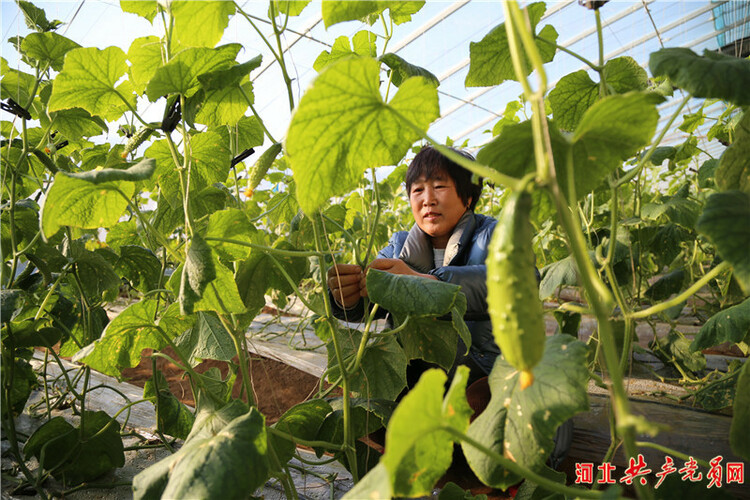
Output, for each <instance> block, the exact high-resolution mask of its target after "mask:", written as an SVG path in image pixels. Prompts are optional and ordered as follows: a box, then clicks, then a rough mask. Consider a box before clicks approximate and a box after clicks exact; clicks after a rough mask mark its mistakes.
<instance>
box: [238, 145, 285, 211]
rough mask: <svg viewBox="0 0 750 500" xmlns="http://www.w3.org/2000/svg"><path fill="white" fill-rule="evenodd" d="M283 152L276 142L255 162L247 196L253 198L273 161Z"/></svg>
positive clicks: (249, 179) (246, 192)
mask: <svg viewBox="0 0 750 500" xmlns="http://www.w3.org/2000/svg"><path fill="white" fill-rule="evenodd" d="M280 152H281V143H280V142H275V143H273V144H271V147H270V148H268V149H266V150H265V152H264V153H263V154H262V155H260V158H258V161H257V162H255V165H253V168H252V169H251V170H250V174H249V177H248V179H247V189H246V190H245V196H247V197H248V198H251V197H252V196H253V192H254V191H255V188H257V187H258V184H260V181H262V180H263V178H264V177H265V176H266V173H267V172H268V169H269V168H271V165H273V161H274V160H275V159H276V157H277V156H279V153H280Z"/></svg>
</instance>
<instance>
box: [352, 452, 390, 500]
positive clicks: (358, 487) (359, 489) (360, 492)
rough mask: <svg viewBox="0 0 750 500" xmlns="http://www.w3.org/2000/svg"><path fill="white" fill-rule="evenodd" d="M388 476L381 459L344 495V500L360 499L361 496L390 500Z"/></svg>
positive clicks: (373, 499) (371, 499)
mask: <svg viewBox="0 0 750 500" xmlns="http://www.w3.org/2000/svg"><path fill="white" fill-rule="evenodd" d="M388 476H389V475H388V469H386V468H385V464H384V463H383V461H382V460H381V461H380V462H379V463H378V465H376V466H375V467H373V468H372V470H371V471H370V472H368V473H367V475H366V476H365V477H363V478H362V479H360V481H359V482H358V483H357V484H355V485H354V487H353V488H352V489H351V490H349V491H348V492H347V493H346V494H345V495H344V497H343V498H344V500H361V499H362V498H369V499H370V500H391V498H393V487H392V486H391V481H390V478H389V477H388Z"/></svg>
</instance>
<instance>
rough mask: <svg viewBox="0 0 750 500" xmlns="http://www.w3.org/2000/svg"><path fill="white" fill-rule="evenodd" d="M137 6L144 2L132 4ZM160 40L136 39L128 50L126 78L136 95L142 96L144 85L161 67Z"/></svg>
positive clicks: (152, 37)
mask: <svg viewBox="0 0 750 500" xmlns="http://www.w3.org/2000/svg"><path fill="white" fill-rule="evenodd" d="M133 3H137V4H141V3H146V2H133ZM161 49H162V46H161V40H160V39H159V38H158V37H155V36H144V37H141V38H136V39H135V40H133V43H131V44H130V48H129V49H128V60H129V61H130V68H128V78H129V79H130V81H131V83H132V84H133V88H134V90H135V92H136V93H137V94H143V92H144V91H145V90H146V84H147V83H148V82H149V80H151V78H153V76H154V75H155V74H156V70H157V69H159V67H161V65H162V54H161Z"/></svg>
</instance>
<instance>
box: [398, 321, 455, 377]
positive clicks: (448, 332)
mask: <svg viewBox="0 0 750 500" xmlns="http://www.w3.org/2000/svg"><path fill="white" fill-rule="evenodd" d="M400 323H403V321H400ZM399 340H400V342H401V346H402V347H403V348H404V354H406V358H407V359H416V358H420V359H424V360H425V361H428V362H431V363H436V364H438V365H439V366H440V367H442V368H443V369H444V370H446V371H448V370H450V368H451V367H452V366H453V362H454V361H455V359H456V348H457V346H458V334H457V332H456V329H455V327H454V326H453V323H452V322H451V321H441V320H438V319H435V318H415V319H411V320H409V324H408V325H407V326H406V328H405V329H404V330H402V331H401V332H400V333H399Z"/></svg>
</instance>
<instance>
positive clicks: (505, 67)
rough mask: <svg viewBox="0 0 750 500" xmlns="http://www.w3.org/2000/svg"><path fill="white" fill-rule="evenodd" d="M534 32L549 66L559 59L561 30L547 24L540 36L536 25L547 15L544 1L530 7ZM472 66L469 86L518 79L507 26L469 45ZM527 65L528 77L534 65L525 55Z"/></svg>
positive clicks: (500, 26)
mask: <svg viewBox="0 0 750 500" xmlns="http://www.w3.org/2000/svg"><path fill="white" fill-rule="evenodd" d="M526 8H527V10H528V14H529V22H530V23H531V31H532V33H535V35H534V37H535V38H536V39H537V40H539V39H541V41H536V45H537V49H538V50H539V54H540V55H541V57H542V61H543V62H545V63H548V62H550V61H551V60H552V58H553V57H554V56H555V50H556V48H555V43H556V42H557V31H556V30H555V28H553V27H552V26H551V25H547V26H545V27H544V28H542V29H541V31H539V33H536V25H537V24H538V23H539V21H540V20H541V18H542V16H543V15H544V11H545V10H546V7H545V5H544V3H543V2H535V3H532V4H530V5H528V6H527V7H526ZM469 52H470V57H471V65H470V66H469V73H468V74H467V75H466V82H465V83H466V86H467V87H488V86H491V85H499V84H501V83H502V82H504V81H505V80H515V79H516V73H515V71H514V69H513V61H512V60H511V57H510V48H509V47H508V34H507V32H506V31H505V23H501V24H499V25H498V26H496V27H494V28H493V29H492V31H490V32H489V33H487V34H486V35H485V36H484V38H482V40H481V41H479V42H471V43H470V44H469ZM522 57H523V58H524V60H525V63H526V65H525V66H526V68H527V71H528V73H527V74H526V75H524V76H528V74H529V73H531V70H532V66H531V64H530V63H529V60H528V58H526V56H525V55H523V56H522Z"/></svg>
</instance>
